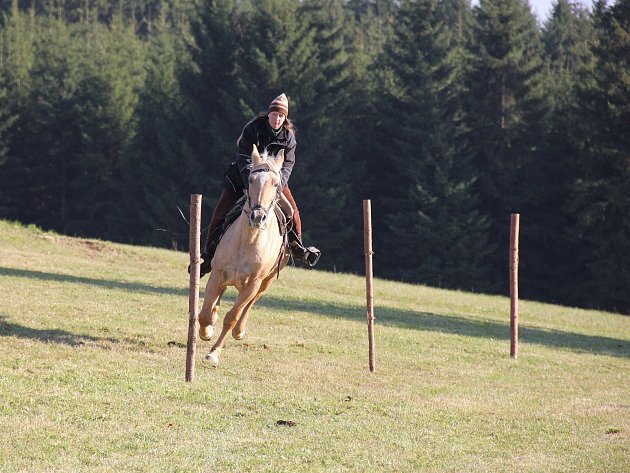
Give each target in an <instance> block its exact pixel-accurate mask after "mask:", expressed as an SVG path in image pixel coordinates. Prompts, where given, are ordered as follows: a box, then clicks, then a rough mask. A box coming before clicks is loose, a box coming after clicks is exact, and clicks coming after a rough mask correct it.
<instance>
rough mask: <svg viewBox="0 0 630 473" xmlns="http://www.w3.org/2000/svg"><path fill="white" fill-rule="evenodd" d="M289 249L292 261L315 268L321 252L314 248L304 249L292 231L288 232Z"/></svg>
mask: <svg viewBox="0 0 630 473" xmlns="http://www.w3.org/2000/svg"><path fill="white" fill-rule="evenodd" d="M289 247H290V248H291V254H292V255H293V258H294V259H296V260H299V261H302V262H303V263H304V264H307V265H308V266H310V267H313V266H315V265H316V264H317V262H318V261H319V257H320V256H321V255H322V252H321V251H319V250H318V249H317V248H315V247H314V246H309V247H308V248H306V247H305V246H304V244H303V243H302V239H301V238H300V237H299V236H298V234H297V233H296V232H295V231H294V230H290V231H289Z"/></svg>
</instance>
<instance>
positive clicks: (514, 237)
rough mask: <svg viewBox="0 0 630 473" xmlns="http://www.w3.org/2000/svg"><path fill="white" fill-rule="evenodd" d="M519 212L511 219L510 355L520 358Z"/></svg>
mask: <svg viewBox="0 0 630 473" xmlns="http://www.w3.org/2000/svg"><path fill="white" fill-rule="evenodd" d="M519 220H520V215H519V214H512V218H511V221H510V333H511V337H510V356H511V357H512V358H514V359H516V358H518V233H519Z"/></svg>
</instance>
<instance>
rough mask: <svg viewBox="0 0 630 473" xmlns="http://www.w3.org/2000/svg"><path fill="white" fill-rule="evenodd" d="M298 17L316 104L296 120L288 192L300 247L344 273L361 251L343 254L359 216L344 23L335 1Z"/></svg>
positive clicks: (322, 0)
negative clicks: (294, 204) (296, 210)
mask: <svg viewBox="0 0 630 473" xmlns="http://www.w3.org/2000/svg"><path fill="white" fill-rule="evenodd" d="M300 15H301V16H303V17H304V19H305V20H306V21H307V22H308V24H309V25H310V28H311V29H312V30H314V33H315V34H314V45H313V46H314V48H315V50H316V53H315V55H314V58H313V60H314V61H316V64H317V68H316V75H315V76H314V79H315V80H314V81H313V88H314V97H315V99H314V100H309V101H308V102H307V103H306V104H307V105H308V106H307V107H303V108H302V112H301V113H300V114H299V116H298V117H297V119H298V120H299V123H300V129H299V139H298V143H299V144H298V146H299V157H298V159H299V164H298V165H297V166H296V173H295V175H294V176H293V177H292V178H291V189H292V192H293V193H294V195H296V198H297V199H298V204H299V206H300V211H301V214H302V220H303V223H304V225H303V226H304V231H305V237H304V238H305V241H306V242H307V243H308V242H310V241H312V242H314V243H315V244H317V246H318V247H319V248H320V249H321V250H322V252H323V254H324V255H325V256H324V258H323V259H322V261H321V263H320V265H321V267H322V268H325V269H340V270H347V269H350V268H353V267H356V266H353V265H352V261H353V260H354V262H355V263H356V261H357V258H358V257H361V256H362V255H361V252H360V251H357V252H356V254H353V253H351V252H347V251H344V249H345V248H352V247H353V245H355V244H356V236H357V235H360V233H359V232H357V231H356V229H357V228H356V227H357V225H358V223H360V215H361V214H360V212H358V211H357V210H358V209H360V207H361V202H360V201H359V200H357V199H356V197H355V195H354V194H355V187H354V183H355V182H360V179H361V167H362V163H361V162H357V161H354V160H353V159H352V158H351V156H350V155H349V153H348V148H349V147H348V144H349V143H350V140H348V139H347V138H348V137H349V136H351V135H352V131H353V130H352V125H353V124H352V122H351V120H348V114H349V109H350V107H351V103H352V100H353V95H352V94H353V91H354V90H356V88H357V87H358V84H356V80H357V78H356V76H355V75H354V74H353V73H352V72H353V71H352V66H351V59H350V56H349V54H348V42H349V38H348V37H347V36H346V31H347V27H348V22H349V18H348V15H347V13H346V10H345V9H344V5H343V2H342V1H340V0H309V1H306V2H304V3H303V4H302V6H301V8H300ZM331 216H334V218H331ZM356 217H359V219H357V218H356ZM353 226H354V228H353ZM353 230H354V231H353Z"/></svg>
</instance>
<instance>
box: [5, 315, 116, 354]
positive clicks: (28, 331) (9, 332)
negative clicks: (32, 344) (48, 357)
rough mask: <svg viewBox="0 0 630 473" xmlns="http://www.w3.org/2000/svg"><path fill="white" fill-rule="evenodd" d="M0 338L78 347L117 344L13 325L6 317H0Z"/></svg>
mask: <svg viewBox="0 0 630 473" xmlns="http://www.w3.org/2000/svg"><path fill="white" fill-rule="evenodd" d="M0 337H17V338H23V339H29V340H36V341H40V342H46V343H57V344H61V345H69V346H71V347H80V346H83V345H85V344H86V342H94V343H97V344H102V343H104V342H108V343H117V342H118V340H116V339H114V338H103V337H95V336H93V335H78V334H75V333H71V332H67V331H65V330H59V329H36V328H31V327H25V326H23V325H19V324H14V323H11V322H8V321H7V317H5V316H2V315H0Z"/></svg>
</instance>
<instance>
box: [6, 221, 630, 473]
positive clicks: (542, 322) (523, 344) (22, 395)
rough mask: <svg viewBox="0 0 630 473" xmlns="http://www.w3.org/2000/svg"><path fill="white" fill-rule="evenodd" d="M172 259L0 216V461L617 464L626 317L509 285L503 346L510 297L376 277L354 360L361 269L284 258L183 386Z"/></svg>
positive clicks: (36, 467)
mask: <svg viewBox="0 0 630 473" xmlns="http://www.w3.org/2000/svg"><path fill="white" fill-rule="evenodd" d="M359 241H361V238H359ZM376 250H377V249H376ZM324 257H331V256H330V255H324ZM187 261H188V255H187V254H186V253H182V252H175V251H167V250H161V249H154V248H144V247H134V246H126V245H119V244H113V243H110V242H103V241H97V240H85V239H78V238H68V237H63V236H60V235H56V234H52V233H45V232H42V231H40V230H38V229H37V228H33V227H24V226H21V225H18V224H14V223H8V222H2V221H0V301H1V303H0V425H1V426H2V428H1V429H0V471H2V472H22V471H24V472H47V471H50V472H52V471H54V472H90V471H116V472H121V471H125V472H132V471H143V472H144V471H151V472H153V471H169V472H175V471H181V472H240V471H251V472H301V471H319V472H342V471H357V472H367V471H379V472H380V471H382V472H394V471H398V472H436V473H437V472H493V473H494V472H503V471H518V472H563V473H564V472H606V473H611V472H618V473H623V472H628V471H630V382H629V381H628V379H629V375H630V317H627V316H623V315H618V314H611V313H605V312H597V311H586V310H580V309H574V308H568V307H560V306H553V305H548V304H540V303H535V302H528V301H521V304H520V322H521V330H520V351H519V359H518V360H512V359H510V357H509V348H510V347H509V300H508V298H506V297H494V296H493V297H490V296H484V295H475V294H469V293H464V292H456V291H446V290H438V289H432V288H427V287H423V286H414V285H409V284H401V283H394V282H388V281H384V280H380V279H378V278H377V279H376V280H375V282H374V290H375V307H376V309H375V313H376V317H377V319H376V355H377V356H376V368H377V371H376V373H370V372H369V371H368V347H367V327H366V321H365V315H366V314H365V312H366V311H365V281H364V278H363V277H362V276H356V275H347V274H332V273H326V272H320V271H316V270H305V269H297V268H288V269H286V270H285V271H283V272H282V273H281V275H280V279H279V280H277V281H276V282H275V283H274V285H273V286H272V287H271V289H270V291H269V292H268V294H267V295H266V296H265V297H264V298H263V299H262V300H261V301H260V302H259V303H258V304H257V306H256V307H255V308H254V311H253V312H252V316H251V319H250V324H249V329H248V335H247V337H246V339H245V340H243V341H240V342H237V341H234V340H232V339H231V338H230V339H229V340H228V345H227V348H226V349H225V350H224V351H223V354H222V358H221V364H220V365H219V366H216V367H215V366H211V365H208V364H206V363H204V361H203V357H204V354H205V353H207V351H208V349H209V347H210V343H208V342H203V343H200V344H199V346H198V349H197V363H196V379H195V382H194V383H185V382H184V374H185V358H186V337H187V328H188V275H187V274H186V266H187ZM374 271H375V276H378V268H375V270H374ZM206 280H207V279H205V278H204V279H203V280H202V282H203V283H205V281H206ZM506 286H507V284H506ZM521 292H522V293H523V294H526V292H527V290H526V288H521ZM234 295H235V293H234V292H229V293H228V294H227V297H226V298H225V299H226V300H224V304H223V305H224V308H225V307H229V305H230V301H232V300H233V299H234ZM223 310H225V309H223Z"/></svg>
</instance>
